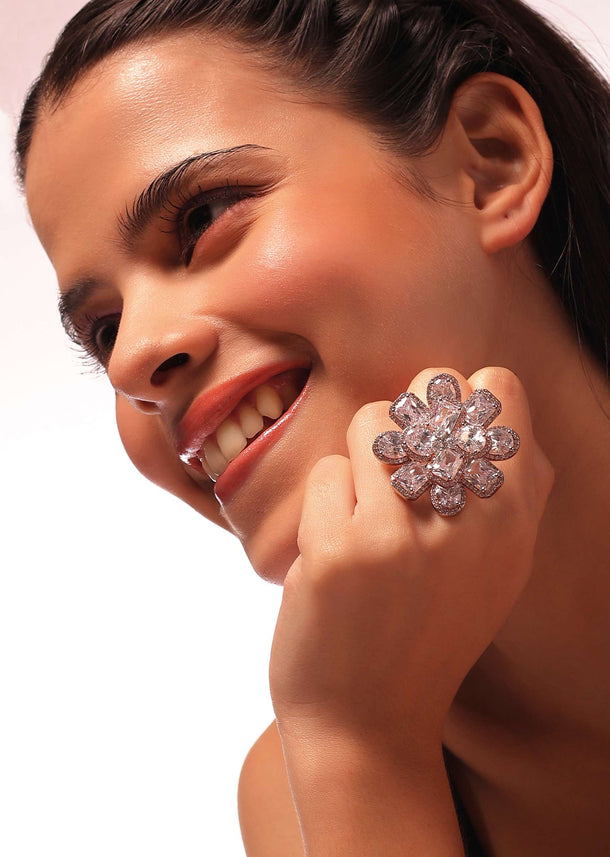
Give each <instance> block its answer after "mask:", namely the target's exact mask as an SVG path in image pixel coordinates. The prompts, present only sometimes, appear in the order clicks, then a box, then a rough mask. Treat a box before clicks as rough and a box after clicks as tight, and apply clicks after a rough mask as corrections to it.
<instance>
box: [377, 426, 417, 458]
mask: <svg viewBox="0 0 610 857" xmlns="http://www.w3.org/2000/svg"><path fill="white" fill-rule="evenodd" d="M373 452H374V453H375V455H376V456H377V458H380V459H381V460H382V461H385V462H386V463H387V464H402V463H403V462H404V461H406V460H407V459H408V457H409V454H408V452H407V450H406V449H405V448H404V446H403V443H402V433H401V432H399V431H385V432H383V433H382V434H380V435H377V437H376V438H375V440H374V442H373Z"/></svg>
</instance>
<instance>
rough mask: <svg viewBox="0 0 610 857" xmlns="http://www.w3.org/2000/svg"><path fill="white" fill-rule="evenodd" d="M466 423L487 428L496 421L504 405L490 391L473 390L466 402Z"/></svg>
mask: <svg viewBox="0 0 610 857" xmlns="http://www.w3.org/2000/svg"><path fill="white" fill-rule="evenodd" d="M464 410H465V412H466V422H468V423H470V424H471V425H477V426H479V427H480V428H485V427H486V426H488V425H489V424H490V423H491V422H493V421H494V420H495V418H496V417H497V416H498V414H499V413H500V411H501V410H502V405H501V404H500V401H499V400H498V399H496V397H495V396H494V395H493V394H492V393H490V392H489V390H484V389H483V390H473V391H472V393H471V394H470V395H469V396H468V398H467V399H466V401H465V402H464Z"/></svg>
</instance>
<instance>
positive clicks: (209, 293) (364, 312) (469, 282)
mask: <svg viewBox="0 0 610 857" xmlns="http://www.w3.org/2000/svg"><path fill="white" fill-rule="evenodd" d="M180 41H181V42H182V41H184V43H185V44H186V45H188V47H189V49H190V50H183V49H181V50H180V51H178V50H176V49H175V46H174V45H173V43H172V42H171V41H168V42H167V43H166V44H165V46H164V49H163V50H162V51H156V52H155V53H152V54H151V53H150V52H143V53H141V54H140V55H138V54H137V53H136V54H135V55H134V56H133V57H130V52H129V51H128V52H126V58H127V57H130V60H128V61H126V62H122V63H118V64H117V63H116V62H114V61H111V62H108V63H106V64H104V65H103V67H102V68H103V71H102V72H101V74H100V70H96V71H94V72H92V74H91V75H90V76H89V77H88V78H87V79H86V81H85V82H84V83H81V84H78V85H77V87H76V89H75V93H74V95H75V98H76V99H77V101H76V100H75V101H74V102H73V103H74V105H75V106H76V104H78V109H70V105H69V104H68V105H66V108H62V109H61V110H59V111H58V112H57V113H55V114H53V115H52V116H49V117H48V118H45V120H44V121H43V122H42V123H41V125H40V128H39V131H38V133H37V134H36V136H35V139H34V145H33V147H32V151H31V157H30V165H29V169H28V174H27V191H28V199H29V201H30V207H31V211H32V216H33V218H34V222H35V223H36V225H37V228H38V230H39V232H40V235H41V238H42V240H43V243H44V244H45V246H46V248H47V250H48V252H49V255H50V257H51V259H52V261H53V264H54V266H55V268H56V270H57V274H58V279H59V283H60V286H61V288H62V289H64V290H65V289H66V288H67V286H68V285H69V284H70V283H71V282H72V281H73V280H76V279H77V278H78V277H81V276H83V275H85V274H88V275H89V276H92V277H95V278H96V279H99V280H100V281H102V282H106V283H107V286H106V287H105V288H104V289H103V291H102V292H101V294H100V296H99V297H98V298H97V299H96V300H94V301H93V302H91V303H90V304H88V305H87V307H86V308H85V312H87V313H88V314H90V315H91V314H97V313H102V312H103V313H112V312H122V319H121V329H120V333H119V337H118V340H117V343H116V346H115V348H114V351H113V353H112V359H111V360H110V362H109V363H108V367H107V369H108V375H109V378H110V381H111V382H112V384H113V386H114V387H115V388H116V389H117V391H118V392H119V394H120V398H119V400H118V422H119V428H120V431H121V436H122V438H123V441H124V444H125V446H126V448H127V451H128V453H129V454H130V456H132V458H133V459H134V461H135V463H136V465H137V466H139V467H140V469H142V470H143V471H144V472H145V473H146V475H152V477H153V479H155V480H156V481H159V482H161V483H162V484H163V485H164V486H167V487H170V489H171V490H174V491H175V492H176V493H178V494H179V495H180V496H183V497H184V498H185V499H186V500H187V501H188V502H191V503H193V504H194V505H195V506H196V507H198V508H200V509H201V510H202V511H204V512H205V510H206V508H207V505H206V504H205V501H202V499H200V497H199V496H198V494H199V492H197V491H196V490H194V487H193V485H192V484H189V481H188V480H187V479H185V477H184V476H183V473H182V472H179V471H178V469H177V463H176V460H175V455H173V453H172V452H168V451H167V449H166V447H165V444H164V442H163V440H161V439H159V441H158V442H156V441H153V442H152V443H151V442H149V441H148V435H149V433H150V432H151V431H152V432H155V430H156V426H155V425H154V424H155V423H156V422H159V423H160V424H161V425H162V429H163V431H164V432H167V430H168V429H169V430H171V428H172V426H173V425H174V423H175V420H176V419H177V417H178V416H179V415H181V413H182V412H183V411H184V409H185V408H186V406H187V405H188V404H189V403H190V401H191V400H192V399H193V398H194V397H195V396H196V395H197V394H198V393H199V392H200V391H202V390H203V389H204V388H206V387H211V386H215V385H216V384H217V383H219V382H220V381H223V380H225V379H226V378H228V377H231V376H235V375H239V374H241V373H242V372H245V371H247V370H248V369H250V368H251V367H253V366H256V365H261V364H262V365H264V364H266V363H270V362H273V361H274V360H276V359H278V358H284V357H289V356H291V355H295V356H300V355H304V356H305V357H310V358H311V360H312V375H311V379H310V384H311V391H310V395H309V401H308V407H307V412H306V413H305V411H304V412H303V414H302V415H301V418H300V421H299V420H297V421H295V423H294V426H293V427H292V429H291V433H290V435H289V436H288V437H286V438H285V442H284V443H283V444H282V449H280V448H279V447H278V448H277V449H274V450H273V451H271V452H270V454H268V455H267V456H266V457H265V460H264V461H261V463H260V468H259V472H258V473H257V476H256V478H255V479H252V480H251V484H249V485H248V487H247V488H246V489H245V490H243V491H242V492H240V496H239V497H237V498H236V499H235V501H234V502H233V503H231V504H230V506H229V507H228V508H226V509H225V517H226V520H227V522H228V524H229V525H230V527H231V528H232V529H233V530H234V531H235V532H236V533H237V534H238V535H239V536H240V538H242V540H243V542H244V546H245V548H246V551H247V553H248V555H249V557H250V559H251V561H252V563H253V565H254V567H255V569H256V570H257V571H258V572H259V573H260V574H262V575H264V576H265V577H267V578H269V579H273V580H278V581H280V580H281V579H282V578H283V576H284V574H285V573H286V570H287V568H288V567H289V565H290V563H291V562H292V561H293V560H294V558H295V556H296V554H295V534H296V526H297V523H298V518H299V513H300V508H301V503H302V492H303V483H304V479H305V477H306V475H307V473H308V472H309V470H310V468H311V466H312V465H313V464H314V462H315V461H316V460H317V459H318V458H320V457H321V455H324V454H328V453H335V452H340V453H345V451H346V446H345V432H346V429H347V426H348V425H349V422H350V419H351V417H352V416H353V414H354V413H355V412H356V411H357V409H358V408H359V407H360V406H361V405H362V404H364V403H365V402H368V401H374V400H378V399H393V398H394V396H395V395H396V394H397V393H398V392H399V391H400V390H402V389H405V387H406V386H407V384H408V383H409V382H410V381H411V379H412V377H413V376H414V375H415V374H416V372H418V371H419V370H420V369H421V368H423V367H426V366H433V365H447V366H455V367H456V368H457V369H458V370H460V371H462V372H463V373H464V374H465V375H469V374H470V373H471V372H472V371H474V370H475V369H478V368H480V366H482V365H486V364H487V363H489V362H490V357H491V356H492V352H491V349H490V343H489V331H491V330H498V329H502V328H503V326H504V324H505V321H504V318H503V316H504V307H503V305H502V302H501V299H500V298H501V295H499V294H498V293H496V292H493V291H492V292H490V290H489V289H488V288H487V287H486V284H487V282H488V281H489V280H490V278H491V277H493V276H494V273H495V272H494V270H493V269H494V268H495V267H496V265H497V262H496V259H495V258H494V257H490V256H488V255H487V254H486V253H485V252H484V251H483V250H482V249H479V250H478V252H476V251H475V252H473V249H474V248H476V245H477V231H478V225H477V222H476V218H475V217H469V216H466V217H465V216H464V214H463V212H462V211H461V210H460V209H459V208H457V207H453V206H449V205H445V206H440V205H438V204H437V205H434V204H432V203H430V202H429V201H426V200H424V199H422V198H420V197H418V196H416V195H414V194H413V193H412V192H405V188H404V187H403V186H401V184H399V182H398V180H397V178H396V177H395V175H393V174H392V168H394V170H395V171H396V170H397V169H398V164H397V163H394V164H393V163H392V162H391V161H389V159H388V158H387V156H384V155H382V154H381V153H379V152H378V151H376V149H375V148H374V147H373V141H372V137H371V134H370V133H369V132H368V131H367V130H366V129H364V128H363V127H362V126H360V125H358V124H356V123H355V122H353V121H350V120H348V119H346V118H345V117H344V116H341V115H340V114H338V113H337V112H336V111H333V110H331V109H329V108H327V107H324V106H320V105H317V104H307V103H302V102H303V99H301V103H298V102H297V103H296V104H295V103H294V99H295V96H294V94H293V93H287V94H286V95H285V96H283V95H282V94H281V93H279V94H278V93H277V92H276V91H274V90H270V89H269V88H268V86H267V87H266V86H265V84H266V77H265V76H264V75H262V74H261V73H259V74H258V75H256V74H253V71H252V69H251V68H249V67H248V66H244V65H242V64H241V63H237V64H236V63H232V64H228V63H227V62H226V59H225V57H224V56H220V57H219V58H218V60H217V61H216V59H215V57H214V55H213V51H212V52H209V51H206V57H205V58H204V57H202V56H201V50H200V48H199V46H198V44H197V42H196V41H195V40H194V39H192V40H189V39H185V38H184V37H182V38H181V40H180ZM217 50H218V51H219V53H221V54H222V50H223V49H222V48H218V49H217ZM259 79H260V82H259ZM257 84H258V85H257ZM255 96H256V97H255ZM159 116H162V121H160V120H159ZM56 140H61V146H59V147H58V146H56V145H54V142H53V141H56ZM83 140H86V141H87V145H85V146H83ZM249 143H255V144H257V145H260V146H265V147H271V148H273V149H274V150H276V152H277V156H275V157H271V158H269V159H266V160H265V161H264V162H265V164H266V165H267V164H269V165H270V166H269V167H266V170H265V176H264V179H265V181H267V180H268V178H267V173H268V174H269V178H270V179H271V181H273V182H275V184H276V186H275V189H273V190H272V191H270V192H268V193H266V194H265V195H264V196H263V197H262V198H260V199H258V200H256V201H252V202H251V203H245V204H244V206H243V208H242V210H241V212H240V214H237V213H235V217H234V221H233V223H231V222H228V223H224V224H221V222H220V221H219V222H218V230H217V232H216V235H214V236H213V235H212V234H211V231H210V233H209V234H208V235H206V236H205V240H204V241H201V242H200V244H199V246H198V247H197V252H196V253H195V256H194V259H193V262H192V263H191V266H190V268H189V269H188V271H185V270H184V269H183V268H182V267H181V266H179V265H177V264H176V254H177V250H176V244H177V242H176V241H175V240H172V236H168V235H163V234H160V232H159V230H160V229H167V228H168V224H167V222H166V221H161V222H158V223H157V224H156V225H155V226H154V227H153V228H152V229H151V230H150V231H149V233H148V234H146V235H144V236H143V237H142V240H141V242H140V244H139V245H138V246H137V247H136V249H135V252H133V253H132V254H130V255H127V254H121V253H119V252H117V247H116V226H115V215H116V213H117V212H120V211H123V210H124V209H125V207H126V205H127V204H128V203H129V202H130V201H131V199H132V198H134V197H135V196H136V195H137V193H138V192H139V191H140V190H141V189H142V188H143V187H144V186H145V185H146V184H147V182H148V181H149V180H150V179H151V178H152V177H153V176H154V175H155V174H156V173H157V172H159V171H160V170H161V169H162V168H165V167H167V166H168V165H170V164H173V163H175V162H178V161H180V160H181V159H182V158H184V157H186V156H188V155H191V154H193V153H194V152H200V151H211V150H217V149H221V148H227V147H231V146H236V145H242V144H249ZM43 151H44V158H43V157H42V156H41V153H42V152H43ZM269 154H270V155H272V154H273V153H269ZM260 160H261V161H262V160H263V159H262V158H261V159H260ZM445 163H446V154H445V152H439V153H438V154H437V156H435V157H433V158H431V159H430V161H429V163H427V164H426V167H425V169H426V173H427V174H428V175H429V176H430V177H431V178H433V179H435V187H436V188H437V189H438V190H440V191H442V192H445V193H447V194H448V195H450V194H454V195H456V194H459V193H460V191H461V190H462V188H460V186H459V183H458V182H460V180H461V177H456V178H453V177H452V178H451V179H448V178H447V177H446V176H445V175H444V174H443V170H444V168H445ZM92 165H95V168H94V169H92ZM227 179H228V180H229V181H231V182H235V181H236V180H239V182H240V184H242V185H244V184H247V183H257V182H258V183H260V177H259V174H258V172H257V170H256V169H251V170H249V171H248V169H242V170H240V171H239V172H236V171H229V170H228V169H224V170H221V172H220V173H217V175H216V176H215V181H214V182H213V183H212V185H211V186H212V187H214V186H216V185H220V186H222V185H223V184H224V183H225V182H226V181H227ZM199 181H201V180H200V179H199ZM462 183H463V180H462ZM456 185H457V186H456ZM196 188H197V184H196V183H195V187H194V189H196ZM206 188H207V185H206ZM458 198H459V196H458ZM45 199H52V201H53V211H52V218H50V217H49V212H48V211H45V210H44V200H45ZM41 200H42V202H41ZM233 214H234V212H231V214H230V215H229V217H228V218H227V221H230V220H231V217H232V216H233ZM165 216H166V217H167V212H165ZM241 230H244V231H245V232H246V234H245V235H244V236H243V237H241V239H240V240H239V242H235V241H234V236H235V234H236V233H237V232H239V231H241ZM225 243H226V244H228V245H230V249H229V251H228V252H227V249H226V247H225V246H224V245H225ZM234 243H237V244H238V246H236V247H233V246H231V245H233V244H234ZM422 247H425V248H426V252H425V253H422V252H421V248H422ZM464 257H466V258H467V264H464V263H463V262H462V263H458V261H457V260H459V259H464ZM465 295H467V297H468V299H467V300H464V296H465ZM169 296H171V299H170V297H169ZM399 305H400V306H401V312H400V313H397V312H396V307H397V306H399ZM473 307H476V311H474V312H473ZM371 319H375V325H376V329H377V330H382V331H383V337H377V336H375V329H373V330H372V328H371ZM431 332H434V335H433V336H431ZM438 333H440V334H441V335H440V336H439V335H438ZM363 343H367V347H366V348H365V347H363ZM405 343H408V348H406V349H405ZM176 352H188V353H190V354H192V356H193V361H192V365H189V367H188V369H183V370H180V369H177V370H175V371H174V372H173V373H170V375H171V377H167V378H166V379H165V382H164V383H163V384H161V385H160V386H157V387H155V386H153V384H152V383H151V380H150V379H151V376H152V374H153V372H154V371H155V370H156V369H157V367H158V366H159V365H160V364H161V363H162V362H163V361H164V360H166V359H168V358H169V357H171V356H172V355H173V354H175V353H176ZM380 366H381V367H382V369H381V370H380ZM125 398H126V399H128V400H129V404H126V402H125V400H124V399H125ZM132 405H135V407H136V408H138V409H139V412H138V413H134V412H133V407H132ZM150 413H158V414H159V420H154V419H151V418H150V416H149V414H150ZM331 413H332V414H333V415H334V416H333V419H332V420H329V418H328V414H331ZM142 414H145V416H143V415H142ZM145 437H146V438H147V440H146V441H145V440H144V438H145ZM321 438H323V439H324V440H323V441H322V442H321ZM159 447H160V449H159ZM144 450H146V452H144ZM161 450H162V451H161ZM144 455H146V456H147V458H146V459H144V458H143V456H144ZM148 456H150V457H148ZM288 462H290V465H291V467H290V470H291V473H292V474H293V475H291V477H290V478H289V479H288V480H287V481H284V480H285V479H286V477H285V473H286V469H287V468H286V465H287V463H288ZM151 471H152V473H151ZM280 473H282V474H283V476H282V481H280V479H279V476H280ZM192 478H193V474H192V473H190V474H189V477H188V479H192ZM262 510H264V512H263V511H262Z"/></svg>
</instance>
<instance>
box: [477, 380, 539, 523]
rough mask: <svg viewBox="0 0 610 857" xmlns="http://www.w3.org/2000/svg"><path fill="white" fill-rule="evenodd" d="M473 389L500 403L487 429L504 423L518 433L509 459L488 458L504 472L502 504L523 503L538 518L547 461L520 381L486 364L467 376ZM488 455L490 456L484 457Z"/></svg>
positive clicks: (516, 504) (517, 504) (516, 505)
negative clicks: (514, 447)
mask: <svg viewBox="0 0 610 857" xmlns="http://www.w3.org/2000/svg"><path fill="white" fill-rule="evenodd" d="M468 380H469V382H470V383H471V385H472V386H473V387H474V388H475V389H487V390H489V391H490V392H491V393H492V394H493V395H494V396H495V397H496V398H497V399H498V400H499V401H500V403H501V406H502V410H501V412H500V414H498V416H496V417H495V419H494V420H493V421H492V422H491V423H490V426H489V427H488V430H489V428H492V427H498V426H508V427H509V428H511V429H512V430H513V431H515V432H516V433H517V435H518V438H519V441H518V449H517V451H516V452H515V453H514V454H513V455H512V456H511V457H509V458H505V459H500V460H493V459H492V460H491V464H492V465H493V466H495V467H498V469H500V470H501V471H502V473H503V475H504V481H503V483H502V485H501V495H500V496H501V498H502V502H503V505H505V506H509V505H510V506H513V507H521V509H522V508H523V505H524V504H525V506H526V508H527V509H529V510H530V511H531V512H532V514H534V515H535V516H536V517H540V515H541V514H542V511H543V508H544V505H545V504H546V500H547V498H548V493H549V491H550V487H551V485H552V479H553V473H552V467H550V462H549V461H548V459H547V458H546V456H545V455H544V453H543V451H542V449H541V448H540V446H539V445H538V443H537V442H536V440H535V437H534V432H533V426H532V419H531V413H530V408H529V402H528V399H527V393H526V391H525V388H524V387H523V384H522V383H521V381H520V380H519V378H518V377H517V375H515V373H514V372H512V371H511V370H510V369H507V368H505V367H501V366H486V367H485V368H483V369H479V370H478V371H477V372H475V373H474V374H473V375H471V376H470V378H469V379H468ZM488 458H490V456H488Z"/></svg>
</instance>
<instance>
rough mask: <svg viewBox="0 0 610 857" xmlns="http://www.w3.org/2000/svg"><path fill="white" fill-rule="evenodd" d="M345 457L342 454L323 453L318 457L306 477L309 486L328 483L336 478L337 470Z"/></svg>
mask: <svg viewBox="0 0 610 857" xmlns="http://www.w3.org/2000/svg"><path fill="white" fill-rule="evenodd" d="M346 461H347V459H346V458H345V456H343V455H339V454H333V455H324V456H323V457H322V458H319V459H318V460H317V461H316V462H315V464H314V465H313V466H312V468H311V470H310V471H309V475H308V478H307V481H308V484H309V486H312V485H330V484H332V483H334V482H335V481H336V479H337V472H338V470H339V468H342V467H343V466H344V464H345V462H346Z"/></svg>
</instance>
